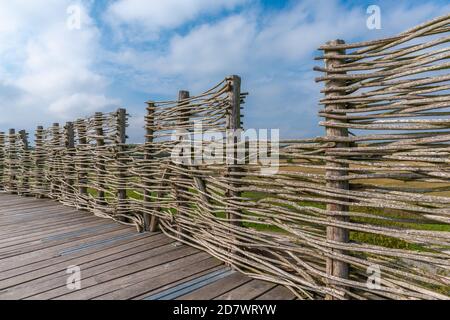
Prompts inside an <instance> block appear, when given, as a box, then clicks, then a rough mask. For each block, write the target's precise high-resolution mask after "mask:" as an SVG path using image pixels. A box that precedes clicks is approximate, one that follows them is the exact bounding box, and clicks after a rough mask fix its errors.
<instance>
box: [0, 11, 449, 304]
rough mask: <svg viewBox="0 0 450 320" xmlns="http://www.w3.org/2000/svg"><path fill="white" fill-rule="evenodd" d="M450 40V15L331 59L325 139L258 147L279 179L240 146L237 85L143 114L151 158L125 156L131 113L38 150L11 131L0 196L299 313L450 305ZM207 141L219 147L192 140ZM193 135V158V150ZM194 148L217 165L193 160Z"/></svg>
mask: <svg viewBox="0 0 450 320" xmlns="http://www.w3.org/2000/svg"><path fill="white" fill-rule="evenodd" d="M449 30H450V16H449V15H446V16H443V17H439V18H437V19H435V20H433V21H430V22H427V23H425V24H422V25H420V26H418V27H415V28H413V29H411V30H408V31H406V32H404V33H401V34H399V35H397V36H395V37H391V38H387V39H382V40H376V41H369V42H361V43H354V44H347V43H345V42H344V41H342V40H336V41H331V42H329V43H327V44H326V45H324V46H322V47H321V48H320V50H322V51H323V55H322V56H320V57H318V58H317V59H318V60H324V61H325V64H324V66H322V67H317V68H316V70H317V71H319V72H322V73H323V75H322V76H320V77H318V78H317V81H318V82H325V86H324V89H323V91H322V92H323V93H324V98H323V99H322V100H321V104H322V105H323V106H324V108H323V110H321V111H320V115H321V116H322V117H323V118H324V121H322V122H321V123H320V124H321V125H322V126H324V127H325V129H326V134H325V135H324V136H322V137H316V138H312V139H298V140H290V141H282V142H281V148H280V149H279V150H277V149H276V147H275V145H272V144H271V143H270V141H259V142H258V145H257V147H258V148H260V149H261V148H262V149H267V150H269V151H270V152H271V153H273V154H276V153H278V154H279V156H280V159H281V160H280V168H279V170H278V172H277V173H276V174H272V175H267V174H266V173H264V172H263V171H261V165H260V164H254V163H252V162H251V161H249V160H251V159H252V157H254V156H255V154H254V152H253V151H252V149H251V148H249V144H251V143H252V142H251V141H250V142H247V143H246V142H245V141H244V142H243V141H235V139H234V137H233V135H232V134H230V132H233V131H236V130H238V131H239V130H240V129H242V122H241V108H242V105H243V103H244V101H245V97H246V94H243V93H241V91H240V85H241V83H240V78H239V77H238V76H231V77H227V78H226V79H225V80H224V81H222V82H221V83H219V84H218V85H216V86H215V87H214V88H212V89H211V90H209V91H207V92H205V93H203V94H200V95H198V96H190V95H189V93H188V92H186V91H181V92H180V93H179V99H178V100H177V101H169V102H148V106H147V116H146V117H145V122H146V126H145V129H146V137H145V138H146V139H145V143H144V144H141V145H130V144H126V127H127V114H126V111H125V110H124V109H119V110H117V111H116V112H111V113H96V114H95V115H94V116H92V117H89V118H86V119H79V120H77V121H75V122H69V123H67V124H66V125H65V126H63V127H61V126H59V125H58V124H54V125H53V126H52V127H50V128H47V129H44V128H42V127H38V128H37V130H36V134H35V144H34V145H35V146H34V148H30V147H29V146H28V140H27V134H26V133H25V132H24V131H21V132H19V133H16V132H15V131H14V130H11V131H10V132H9V134H7V135H5V134H3V133H0V184H1V186H2V188H3V189H4V191H6V192H12V193H17V194H21V195H35V196H41V197H50V198H53V199H55V200H58V201H60V202H62V203H63V204H66V205H69V206H74V207H77V208H80V209H86V210H89V211H91V212H93V213H94V214H96V215H99V216H102V217H107V218H112V219H115V220H117V221H119V222H121V223H125V224H132V225H135V226H136V227H137V228H138V229H139V230H150V231H155V230H156V228H157V227H159V228H160V229H161V230H162V231H163V232H165V233H166V234H168V235H169V236H171V237H175V238H177V239H178V240H179V241H183V242H186V243H188V244H190V245H192V246H195V247H198V248H201V249H202V250H205V251H207V252H209V253H210V254H211V255H213V256H215V257H217V258H219V259H221V260H223V261H225V262H226V263H228V264H230V265H231V266H233V267H234V268H236V269H238V270H240V271H241V272H243V273H246V274H248V275H250V276H252V277H254V278H257V279H263V280H269V281H273V282H276V283H279V284H282V285H284V286H286V287H287V288H289V289H290V290H292V292H294V293H295V294H296V295H297V296H298V297H299V298H302V299H319V298H327V299H386V298H387V299H449V298H450V294H449V289H450V275H449V269H450V259H449V257H450V232H449V231H450V170H449V165H448V164H449V162H450V160H449V154H450V145H449V141H450V130H449V129H450V125H449V124H450V119H449V117H448V116H449V115H450V110H448V108H449V106H450V103H449V102H450V94H449V89H450V83H449V80H450V77H449V75H448V71H447V70H448V69H449V66H450V64H449V57H450V54H449V48H448V45H447V44H448V42H449V39H450V38H449V36H448V34H449ZM200 121H201V124H202V128H201V131H200V132H199V131H198V127H197V124H198V123H199V122H200ZM366 130H370V133H368V134H366V133H365V131H366ZM173 132H175V133H176V134H175V139H171V136H172V135H173ZM206 133H208V134H209V135H215V134H216V135H217V136H218V137H223V138H218V139H217V140H216V141H215V142H211V141H210V142H205V141H201V140H198V141H197V139H195V136H196V135H198V134H206ZM189 135H190V136H191V137H192V136H194V140H195V141H194V145H189V144H186V145H185V144H183V142H185V141H186V139H185V138H186V137H187V136H189ZM225 141H228V142H231V146H232V147H231V148H228V149H227V150H226V152H225V153H224V154H223V155H220V154H219V156H217V153H218V152H219V151H218V150H219V149H220V148H219V147H220V145H221V144H222V143H224V142H225ZM228 145H230V143H228ZM180 146H184V147H180ZM195 146H197V147H198V146H201V147H202V149H203V150H204V151H205V150H206V151H207V152H208V154H209V155H210V156H212V157H213V158H214V157H216V159H221V160H222V161H221V162H220V161H218V162H217V163H208V164H204V163H196V162H191V161H189V159H191V160H192V158H193V155H195V152H196V150H197V149H198V148H195ZM242 147H244V151H245V152H244V153H243V154H244V156H245V159H246V161H245V163H244V164H242V163H241V162H239V161H238V160H239V157H240V156H242V154H240V153H239V152H240V151H241V149H242ZM174 155H175V156H178V157H181V158H183V159H188V161H187V162H181V163H179V162H174V161H173V156H174ZM378 275H379V277H377V276H378ZM378 279H379V281H378Z"/></svg>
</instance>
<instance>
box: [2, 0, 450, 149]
mask: <svg viewBox="0 0 450 320" xmlns="http://www.w3.org/2000/svg"><path fill="white" fill-rule="evenodd" d="M72 5H76V6H78V7H77V8H79V9H80V12H81V20H80V22H81V24H80V28H79V29H70V28H68V27H67V20H68V19H69V18H70V17H71V15H70V14H68V13H67V8H69V7H70V6H72ZM369 5H378V6H379V7H380V9H381V29H380V30H369V29H368V28H367V27H366V19H367V17H368V14H367V13H366V9H367V7H368V6H369ZM449 9H450V6H449V3H448V1H441V0H422V1H401V0H399V1H392V0H388V1H357V0H347V1H344V0H341V1H339V0H323V1H320V0H305V1H300V0H299V1H269V0H260V1H258V0H215V1H210V0H165V1H152V0H116V1H101V0H96V1H92V0H80V1H66V0H35V1H29V0H13V1H11V0H0V59H1V61H2V63H1V65H0V102H1V103H0V112H1V116H0V130H2V131H6V130H7V129H8V128H10V127H15V128H17V129H22V128H25V129H27V130H29V131H32V130H34V128H35V127H36V125H38V124H41V125H50V124H51V123H53V122H60V123H64V122H65V121H69V120H72V119H75V118H77V117H81V116H86V115H90V114H92V113H94V112H95V111H105V112H106V111H111V110H114V109H115V108H117V107H119V106H120V107H126V108H127V109H128V111H129V113H130V114H131V115H132V117H131V119H130V128H129V135H130V140H131V141H133V142H140V141H142V137H143V129H142V127H143V115H144V113H145V103H144V102H145V101H147V100H165V99H174V98H175V97H176V95H177V92H178V90H180V89H185V90H189V91H191V94H196V93H200V92H202V91H204V90H206V89H208V88H209V87H211V86H213V85H214V84H216V83H217V82H219V81H221V80H222V79H223V78H224V77H225V76H227V75H230V74H238V75H240V76H241V77H242V83H243V90H244V91H248V92H249V93H250V95H249V97H248V100H247V104H246V105H245V111H244V115H245V118H244V123H245V127H246V128H250V127H251V128H279V129H280V134H281V136H282V137H284V138H292V137H311V136H316V135H320V134H322V130H323V129H322V128H320V127H318V126H317V121H318V118H317V116H316V113H317V111H318V110H319V106H318V100H319V98H320V85H317V84H315V82H314V77H316V76H317V73H315V72H314V71H312V68H313V66H314V65H317V64H320V61H314V60H313V58H314V56H315V55H317V54H318V52H317V51H316V48H317V47H318V46H319V45H321V44H322V43H324V42H326V41H328V40H332V39H337V38H341V39H344V40H346V41H347V42H353V41H359V40H366V39H367V40H368V39H375V38H379V37H384V36H389V35H394V34H396V33H398V32H401V31H403V30H405V29H407V28H409V27H412V26H414V25H416V24H418V23H421V22H424V21H426V20H428V19H431V18H433V17H435V16H439V15H443V14H446V13H448V12H449V11H450V10H449Z"/></svg>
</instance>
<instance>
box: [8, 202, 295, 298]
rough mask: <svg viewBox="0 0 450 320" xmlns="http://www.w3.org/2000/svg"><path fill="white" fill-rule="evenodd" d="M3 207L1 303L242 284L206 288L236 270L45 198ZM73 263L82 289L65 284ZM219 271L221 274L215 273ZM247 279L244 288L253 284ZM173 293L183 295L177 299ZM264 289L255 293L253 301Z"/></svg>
mask: <svg viewBox="0 0 450 320" xmlns="http://www.w3.org/2000/svg"><path fill="white" fill-rule="evenodd" d="M0 203H1V204H2V206H1V208H0V299H2V300H10V299H26V300H35V299H146V298H151V297H152V296H155V295H156V294H159V295H160V296H161V297H160V299H166V298H167V299H168V298H171V299H175V298H180V297H181V296H182V295H187V294H191V295H193V296H192V297H191V298H190V299H213V298H217V297H219V296H220V295H224V294H226V293H227V292H228V291H230V290H236V287H238V286H239V283H238V284H235V285H234V286H228V287H223V288H221V289H219V290H217V289H215V290H214V292H212V291H210V290H206V291H205V287H206V286H214V285H215V283H216V282H218V281H225V282H228V280H227V279H229V280H232V279H234V277H235V275H236V273H230V271H229V269H227V268H226V267H225V266H224V265H223V263H221V262H220V261H219V260H217V259H214V258H211V257H209V256H208V255H207V254H205V253H203V252H201V251H200V250H198V249H194V248H191V247H189V246H186V245H182V244H180V243H177V242H175V241H174V240H173V239H170V238H168V237H166V236H165V235H163V234H162V233H160V232H158V233H141V234H139V233H136V232H135V230H134V229H133V228H131V227H127V226H124V225H121V224H118V223H116V222H113V221H111V220H105V219H100V218H97V217H93V216H91V215H90V214H88V213H87V212H84V211H75V210H73V209H70V208H67V207H64V206H62V205H60V204H57V203H55V202H53V201H50V200H37V199H32V198H20V197H18V196H15V195H7V194H0ZM73 266H78V267H80V270H81V282H80V286H81V287H80V289H73V290H71V289H69V288H68V287H67V285H66V284H67V279H68V277H69V276H71V275H72V273H71V272H68V270H71V269H70V268H71V267H73ZM68 268H69V269H68ZM218 273H219V275H220V274H222V275H223V277H217V276H215V277H214V276H213V275H215V274H218ZM209 275H212V276H213V277H211V276H209ZM240 277H242V276H240ZM244 279H245V281H241V283H242V284H243V283H244V282H249V281H251V279H250V278H245V277H244ZM69 282H70V281H69ZM70 283H73V282H70ZM269 286H270V287H274V285H269ZM178 289H182V290H183V291H182V292H180V293H179V294H177V293H175V294H174V293H173V291H175V292H177V291H178ZM267 291H268V290H266V289H265V288H260V289H259V290H256V291H254V292H252V298H255V299H256V298H258V297H263V296H264V295H265V294H266V293H267ZM183 292H184V294H183ZM236 297H237V298H239V295H238V296H236ZM246 297H248V295H247V296H246ZM286 297H289V298H292V297H294V295H293V294H292V293H289V291H288V290H286V289H284V288H282V287H281V288H280V293H279V294H278V295H277V297H275V298H280V299H282V298H286ZM186 298H188V297H186Z"/></svg>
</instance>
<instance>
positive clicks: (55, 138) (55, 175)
mask: <svg viewBox="0 0 450 320" xmlns="http://www.w3.org/2000/svg"><path fill="white" fill-rule="evenodd" d="M60 143H61V135H60V131H59V123H54V124H53V126H52V150H51V154H52V163H51V166H52V168H50V169H51V171H52V175H51V181H50V195H51V197H52V198H55V199H59V197H60V196H61V190H60V188H61V184H60V181H59V179H61V177H60V173H61V172H60V169H61V168H59V165H60V161H59V157H60V156H61V155H60V154H59V153H60V146H61V145H60Z"/></svg>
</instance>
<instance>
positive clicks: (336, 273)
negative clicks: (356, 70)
mask: <svg viewBox="0 0 450 320" xmlns="http://www.w3.org/2000/svg"><path fill="white" fill-rule="evenodd" d="M344 43H345V42H344V41H343V40H333V41H330V42H328V43H327V44H328V45H331V46H335V45H339V44H344ZM325 54H326V55H333V54H335V55H336V54H339V55H342V54H345V50H342V49H327V50H325ZM342 64H344V61H343V60H341V59H333V58H328V59H326V60H325V66H326V69H327V70H332V69H333V68H336V67H338V66H340V65H342ZM342 73H343V72H333V71H328V72H327V75H335V74H342ZM345 85H346V83H345V81H342V80H338V79H336V80H329V81H327V82H326V85H325V86H326V88H327V89H330V88H337V87H342V86H345ZM341 95H345V93H343V92H342V91H338V90H336V91H334V90H333V91H327V92H326V93H325V97H336V96H341ZM345 108H346V105H345V103H342V104H327V105H326V106H325V112H327V113H335V111H334V110H337V109H341V110H342V109H345ZM339 115H343V114H342V112H341V111H340V112H339ZM326 121H333V122H344V123H345V122H346V121H345V120H338V119H328V118H326ZM326 136H327V138H333V137H347V136H348V129H347V128H336V127H329V126H328V127H326ZM335 147H336V148H345V147H348V143H347V142H336V145H335ZM326 165H327V166H328V167H334V168H336V170H335V169H332V170H326V180H327V187H328V188H336V189H342V190H348V189H349V183H348V181H338V180H336V178H339V177H342V176H346V175H347V174H348V165H346V164H339V163H336V162H333V161H328V162H327V164H326ZM327 211H328V212H330V213H332V212H336V211H340V212H348V211H349V207H348V206H346V205H340V204H334V203H329V204H327ZM328 219H329V221H337V222H339V221H340V222H342V221H348V217H343V216H337V215H336V216H329V218H328ZM327 240H329V241H332V242H343V243H347V242H348V241H349V232H348V230H347V229H344V228H339V227H333V226H328V227H327ZM333 252H336V253H338V254H342V253H343V251H342V250H337V249H333ZM326 272H327V275H329V276H333V277H339V278H342V279H348V276H349V266H348V263H346V262H343V261H340V260H338V259H333V258H328V259H327V266H326ZM330 287H331V288H336V289H338V290H339V286H334V285H331V286H330ZM341 287H342V286H341ZM326 299H329V300H333V299H334V297H332V296H331V295H328V296H327V297H326Z"/></svg>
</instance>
